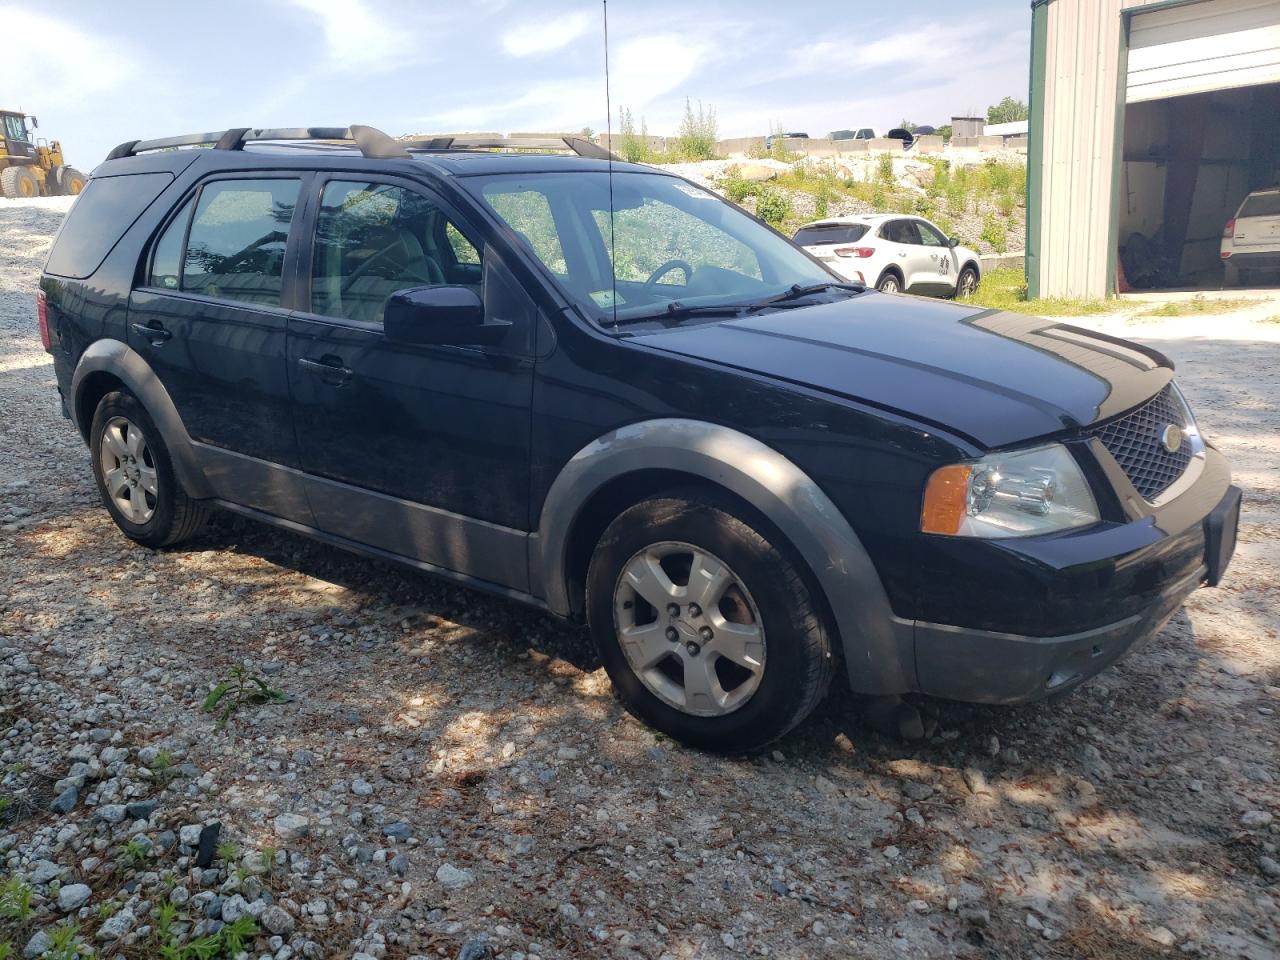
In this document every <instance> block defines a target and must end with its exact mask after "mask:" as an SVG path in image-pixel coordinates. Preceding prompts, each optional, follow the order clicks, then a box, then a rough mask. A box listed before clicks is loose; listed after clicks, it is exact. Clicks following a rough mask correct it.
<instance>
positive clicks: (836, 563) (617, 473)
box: [530, 419, 916, 694]
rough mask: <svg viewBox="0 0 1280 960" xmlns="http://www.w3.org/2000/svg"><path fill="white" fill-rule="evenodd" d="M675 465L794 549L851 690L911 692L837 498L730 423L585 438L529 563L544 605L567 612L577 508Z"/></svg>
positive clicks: (548, 505) (893, 631) (555, 493)
mask: <svg viewBox="0 0 1280 960" xmlns="http://www.w3.org/2000/svg"><path fill="white" fill-rule="evenodd" d="M653 469H660V470H678V471H681V472H683V473H687V474H692V475H694V476H697V477H701V478H703V479H705V480H708V481H710V482H712V483H715V484H717V485H718V486H721V487H723V488H725V489H726V490H728V491H730V492H731V493H733V494H735V495H737V496H739V497H741V498H742V499H743V500H745V501H747V502H748V503H750V504H751V505H752V506H753V507H755V508H756V509H757V510H759V511H760V512H761V513H763V514H764V515H765V516H766V517H768V518H769V520H770V521H772V522H773V524H774V525H775V526H777V527H778V529H779V530H781V532H782V534H783V535H784V536H785V537H786V538H787V539H788V540H789V541H790V542H791V545H792V546H793V547H795V549H796V550H798V551H799V553H800V555H801V557H802V558H803V559H804V561H805V562H806V563H807V564H808V566H809V569H810V570H811V571H812V572H813V574H814V576H815V577H816V578H817V580H818V583H819V584H820V586H821V587H822V589H823V591H824V593H825V594H826V600H827V603H828V605H829V606H830V608H831V612H832V614H833V615H834V617H835V621H836V623H835V625H836V629H837V630H838V632H839V636H840V641H841V643H842V644H843V647H844V654H845V662H846V666H847V668H848V671H849V679H850V683H851V685H852V687H853V689H854V690H855V691H857V692H860V693H876V694H879V693H902V692H906V691H908V690H912V689H915V686H916V676H915V654H914V638H913V630H912V627H913V625H912V623H911V622H910V621H903V620H899V619H897V618H895V617H894V616H893V612H892V610H891V609H890V606H889V600H888V598H887V596H886V595H885V592H884V587H883V585H882V584H881V582H880V577H879V575H878V574H877V573H876V570H875V567H874V565H873V564H872V562H871V558H870V557H868V556H867V552H866V550H865V549H864V548H863V546H862V543H861V542H860V541H859V540H858V536H857V534H856V533H854V531H853V528H852V527H850V526H849V522H848V521H847V520H846V519H845V518H844V515H843V514H842V513H840V511H839V510H838V509H837V508H836V506H835V504H834V503H832V502H831V500H830V499H829V498H828V497H827V495H826V494H825V493H823V492H822V490H821V489H819V487H818V485H817V484H816V483H814V481H813V480H812V479H810V478H809V477H808V476H807V475H806V474H805V473H804V472H803V471H801V470H800V468H799V467H797V466H796V465H795V464H794V463H792V462H791V461H790V460H788V459H787V458H786V457H784V456H782V454H780V453H778V451H776V450H774V449H773V448H772V447H769V446H766V445H765V444H763V443H761V442H760V441H758V440H755V439H753V438H752V437H749V436H747V435H746V434H743V433H739V432H738V431H736V430H733V429H730V428H728V427H724V426H720V425H717V424H713V423H706V422H703V421H697V420H684V419H662V420H648V421H644V422H641V423H634V424H630V425H628V426H625V427H621V428H619V429H617V430H614V431H612V432H610V433H608V434H605V435H604V436H602V437H600V438H599V439H597V440H595V441H593V442H592V443H590V444H588V445H587V446H586V447H584V448H583V449H582V450H580V451H579V452H578V453H577V454H575V455H574V457H573V458H572V459H571V460H570V461H569V462H568V463H567V464H565V466H564V468H563V469H562V470H561V472H560V475H559V476H558V477H557V478H556V480H555V482H554V483H553V484H552V486H551V490H550V491H549V492H548V494H547V498H546V501H545V503H544V505H543V508H542V516H541V520H540V522H539V529H538V536H537V537H536V538H534V539H533V540H532V541H531V550H532V551H534V555H533V556H531V558H530V559H531V560H532V562H533V564H534V565H536V566H537V567H539V568H540V569H538V570H537V571H536V572H535V575H536V573H541V574H542V585H543V591H544V593H545V596H546V601H547V604H548V606H549V607H550V608H551V610H552V611H553V612H555V613H558V614H560V615H562V616H567V615H569V613H570V611H571V606H570V600H569V588H568V582H567V576H566V573H567V561H568V556H567V550H568V541H569V533H570V531H571V530H572V527H573V523H574V520H575V519H576V517H577V515H578V511H579V510H580V509H581V508H582V506H583V505H584V504H585V503H586V502H587V501H588V500H589V499H590V498H591V496H592V495H593V494H594V493H595V492H596V491H597V490H599V489H601V488H602V487H603V486H604V485H605V484H607V483H609V482H610V481H611V480H614V479H616V478H618V477H621V476H623V475H625V474H628V473H633V472H636V471H640V470H653Z"/></svg>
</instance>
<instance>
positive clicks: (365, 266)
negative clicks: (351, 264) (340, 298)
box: [342, 238, 439, 293]
mask: <svg viewBox="0 0 1280 960" xmlns="http://www.w3.org/2000/svg"><path fill="white" fill-rule="evenodd" d="M397 246H398V247H399V248H400V249H401V251H402V252H403V253H404V254H405V255H406V256H408V254H409V248H408V245H407V244H406V243H405V242H404V239H403V238H401V239H400V240H399V241H398V242H397V243H393V244H391V245H390V246H386V247H383V248H382V249H381V250H379V251H378V252H377V253H375V254H374V255H373V256H371V257H369V259H367V260H365V262H364V263H362V264H360V266H358V267H356V268H355V269H354V270H353V271H351V273H350V275H349V276H348V277H347V278H346V280H345V281H344V282H343V284H342V292H343V293H346V292H347V291H348V290H349V289H350V288H351V285H352V284H353V283H355V282H356V281H357V280H359V279H360V278H361V277H363V276H366V275H368V274H369V273H370V272H371V271H372V270H373V267H374V265H375V264H378V263H381V262H382V261H383V260H385V259H387V258H388V257H389V256H390V255H391V251H392V250H394V249H395V248H396V247H397ZM395 279H396V280H414V281H417V282H418V283H422V284H428V285H429V284H433V283H438V282H439V281H437V280H435V279H434V278H432V277H431V276H429V275H428V276H422V275H420V274H419V273H418V272H417V271H415V270H410V269H409V268H408V265H407V264H400V276H398V277H396V278H395Z"/></svg>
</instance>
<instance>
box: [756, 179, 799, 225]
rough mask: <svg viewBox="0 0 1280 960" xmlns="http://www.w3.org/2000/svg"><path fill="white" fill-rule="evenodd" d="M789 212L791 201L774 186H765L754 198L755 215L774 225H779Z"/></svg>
mask: <svg viewBox="0 0 1280 960" xmlns="http://www.w3.org/2000/svg"><path fill="white" fill-rule="evenodd" d="M790 212H791V202H790V201H789V200H788V199H787V198H786V195H785V194H784V193H782V191H781V190H778V189H776V188H774V187H766V188H765V189H763V190H761V191H760V195H759V197H758V198H757V200H756V216H757V217H759V218H760V219H761V220H763V221H765V222H766V223H768V224H771V225H772V226H774V227H777V226H780V225H781V224H782V221H783V220H785V219H786V217H787V214H788V213H790Z"/></svg>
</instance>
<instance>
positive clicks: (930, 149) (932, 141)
mask: <svg viewBox="0 0 1280 960" xmlns="http://www.w3.org/2000/svg"><path fill="white" fill-rule="evenodd" d="M945 148H946V144H945V143H943V140H942V137H940V136H934V135H932V134H926V135H925V136H923V137H916V145H915V147H914V150H915V152H916V153H941V152H942V151H943V150H944V149H945Z"/></svg>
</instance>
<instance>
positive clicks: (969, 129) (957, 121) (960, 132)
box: [951, 117, 987, 137]
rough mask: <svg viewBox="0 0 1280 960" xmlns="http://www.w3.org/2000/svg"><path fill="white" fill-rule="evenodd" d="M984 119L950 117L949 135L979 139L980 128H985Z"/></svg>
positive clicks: (980, 134) (985, 119)
mask: <svg viewBox="0 0 1280 960" xmlns="http://www.w3.org/2000/svg"><path fill="white" fill-rule="evenodd" d="M986 123H987V118H986V117H952V118H951V135H952V136H953V137H980V136H982V128H983V127H984V126H986Z"/></svg>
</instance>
